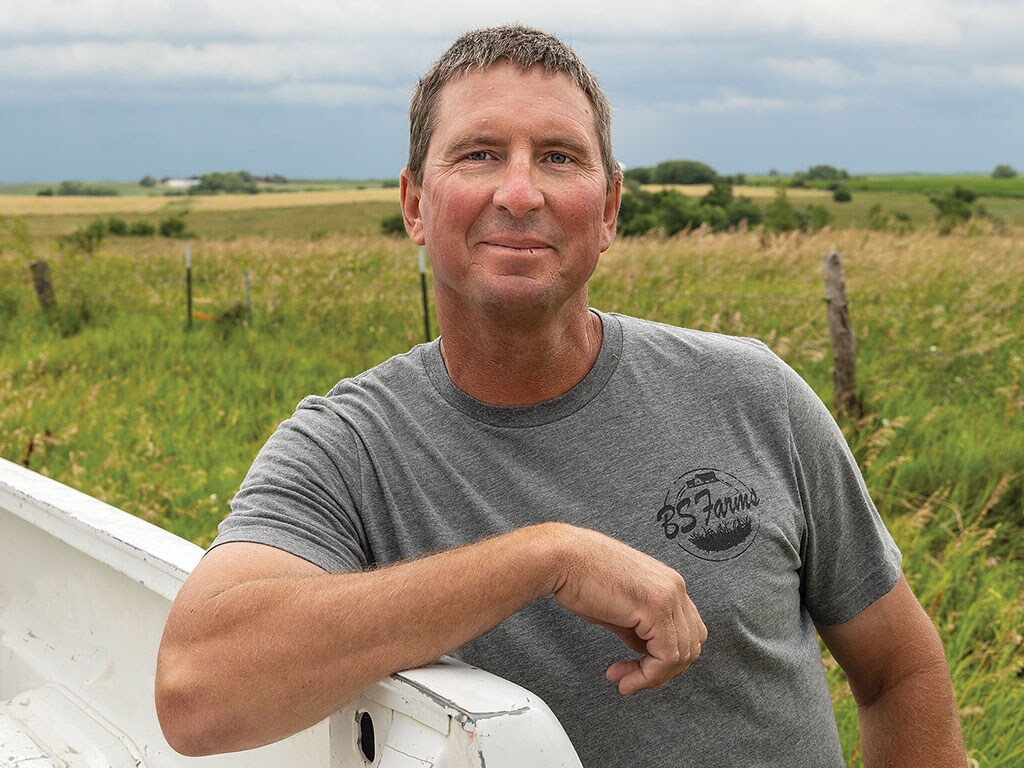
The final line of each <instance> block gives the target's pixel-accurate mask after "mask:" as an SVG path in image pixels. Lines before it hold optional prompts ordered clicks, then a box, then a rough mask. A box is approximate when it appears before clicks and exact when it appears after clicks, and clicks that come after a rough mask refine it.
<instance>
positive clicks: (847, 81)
mask: <svg viewBox="0 0 1024 768" xmlns="http://www.w3.org/2000/svg"><path fill="white" fill-rule="evenodd" d="M760 64H761V65H762V66H763V67H764V68H765V69H766V70H768V72H770V73H772V74H773V75H777V76H779V77H783V78H786V79H788V80H795V81H798V82H804V83H812V84H815V85H822V86H830V87H844V86H849V85H854V84H857V83H859V82H860V81H861V80H862V79H863V76H862V75H861V74H859V73H858V72H856V71H855V70H853V69H852V68H850V67H849V66H847V65H846V64H843V63H842V62H839V61H836V60H835V59H831V58H826V57H823V56H818V57H815V58H809V59H783V58H772V57H769V58H765V59H762V60H761V62H760Z"/></svg>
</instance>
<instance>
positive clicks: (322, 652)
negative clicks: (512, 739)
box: [156, 523, 707, 755]
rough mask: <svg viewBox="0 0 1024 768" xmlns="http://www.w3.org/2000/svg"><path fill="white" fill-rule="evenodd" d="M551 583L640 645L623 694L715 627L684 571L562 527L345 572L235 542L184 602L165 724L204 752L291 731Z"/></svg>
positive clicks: (195, 581) (622, 679)
mask: <svg viewBox="0 0 1024 768" xmlns="http://www.w3.org/2000/svg"><path fill="white" fill-rule="evenodd" d="M548 594H553V595H555V597H556V599H557V600H558V601H559V603H561V604H562V605H563V606H564V607H565V608H567V609H568V610H571V611H573V612H574V613H576V614H578V615H580V616H582V617H583V618H585V619H587V620H588V621H591V622H594V623H597V624H601V625H603V626H605V627H607V628H608V629H609V630H611V631H613V632H615V634H616V635H618V636H619V637H620V638H621V639H622V640H623V642H624V643H625V644H626V645H628V646H629V647H630V648H632V649H633V650H635V651H637V652H638V653H640V654H641V657H640V658H638V659H628V660H623V661H618V662H616V663H614V664H613V665H612V666H611V667H609V669H608V679H609V680H612V681H613V682H616V683H618V686H619V690H620V691H621V692H622V693H624V694H630V693H634V692H636V691H639V690H642V689H644V688H651V687H658V686H661V685H663V684H665V683H666V682H668V681H669V680H671V679H672V678H674V677H675V676H677V675H679V674H681V673H682V672H683V671H685V669H686V668H687V667H688V666H689V665H690V664H691V663H692V662H693V661H694V660H695V659H696V658H697V657H698V656H699V655H700V646H701V644H702V643H703V642H704V640H705V639H706V637H707V631H706V629H705V627H704V624H703V623H702V622H701V620H700V617H699V615H698V613H697V610H696V608H695V607H694V605H693V603H692V601H691V600H690V598H689V596H688V595H687V594H686V586H685V584H684V582H683V579H682V577H681V576H680V575H679V574H678V573H677V572H676V571H674V570H672V569H671V568H669V567H668V566H666V565H664V564H663V563H661V562H659V561H657V560H655V559H654V558H651V557H649V556H647V555H645V554H643V553H641V552H638V551H637V550H634V549H632V548H630V547H628V546H626V545H625V544H622V543H621V542H618V541H616V540H614V539H611V538H609V537H607V536H604V535H602V534H599V533H596V532H594V531H590V530H586V529H581V528H575V527H572V526H568V525H563V524H559V523H545V524H542V525H537V526H531V527H528V528H522V529H519V530H516V531H513V532H511V533H508V534H505V535H503V536H498V537H494V538H491V539H485V540H483V541H480V542H477V543H475V544H471V545H468V546H465V547H460V548H458V549H453V550H450V551H447V552H442V553H439V554H436V555H432V556H429V557H424V558H421V559H417V560H411V561H407V562H403V563H400V564H397V565H393V566H388V567H385V568H380V569H376V570H368V571H359V572H354V573H342V574H328V573H325V572H324V571H322V570H321V569H320V568H318V567H317V566H315V565H312V564H310V563H308V562H306V561H305V560H302V559H301V558H298V557H295V556H294V555H290V554H288V553H286V552H283V551H281V550H277V549H274V548H272V547H266V546H263V545H260V544H244V543H230V544H222V545H221V546H219V547H216V548H215V549H213V550H212V551H211V552H209V553H208V554H207V555H206V556H205V557H204V558H203V560H202V561H201V562H200V563H199V565H198V566H197V567H196V569H195V571H194V572H193V573H192V575H191V576H190V577H189V579H188V580H187V581H186V583H185V584H184V586H183V587H182V589H181V591H180V593H179V595H178V597H177V598H176V600H175V602H174V605H173V606H172V607H171V612H170V615H169V616H168V620H167V626H166V628H165V630H164V637H163V640H162V642H161V645H160V653H159V658H158V663H157V678H156V696H157V712H158V715H159V717H160V723H161V726H162V727H163V729H164V733H165V735H166V737H167V739H168V742H169V743H170V744H171V746H172V747H174V748H175V749H176V750H178V751H180V752H182V753H184V754H190V755H201V754H212V753H217V752H231V751H237V750H241V749H249V748H252V747H257V746H261V745H263V744H267V743H270V742H273V741H277V740H279V739H282V738H285V737H286V736H289V735H291V734H293V733H297V732H298V731H300V730H303V729H304V728H307V727H309V726H311V725H313V724H315V723H317V722H319V721H320V720H322V719H323V718H325V717H327V716H328V715H330V714H331V713H332V712H334V711H336V710H337V709H339V708H340V707H342V706H343V705H344V704H345V703H347V702H348V701H350V700H351V699H353V698H354V697H355V696H357V695H358V694H359V693H360V692H361V691H363V690H364V689H365V688H366V687H367V686H369V685H371V684H372V683H374V682H376V681H377V680H379V679H381V678H383V677H385V676H387V675H389V674H392V673H394V672H397V671H400V670H403V669H410V668H413V667H418V666H422V665H424V664H429V663H430V662H432V661H434V660H436V659H437V658H438V657H440V656H441V655H443V654H445V653H448V652H450V651H452V650H454V649H456V648H458V647H459V646H461V645H462V644H464V643H465V642H467V641H469V640H470V639H472V638H474V637H476V636H478V635H480V634H482V633H483V632H486V631H487V630H488V629H490V628H491V627H493V626H495V625H496V624H497V623H499V622H500V621H501V620H503V619H505V618H506V617H508V616H510V615H511V614H513V613H515V612H516V611H518V610H519V609H520V608H522V607H523V606H524V605H526V604H527V603H529V602H530V601H532V600H534V599H536V598H538V597H542V596H544V595H548Z"/></svg>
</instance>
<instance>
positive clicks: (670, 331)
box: [610, 313, 778, 362]
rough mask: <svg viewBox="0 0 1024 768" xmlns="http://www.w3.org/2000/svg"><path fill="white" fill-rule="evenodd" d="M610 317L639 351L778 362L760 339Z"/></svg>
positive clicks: (614, 314) (628, 317) (616, 315)
mask: <svg viewBox="0 0 1024 768" xmlns="http://www.w3.org/2000/svg"><path fill="white" fill-rule="evenodd" d="M610 314H611V315H612V316H613V317H616V318H617V319H618V320H619V321H620V323H621V324H622V328H623V336H624V338H625V339H626V340H627V343H631V344H633V345H634V346H639V347H641V348H643V347H652V348H662V349H664V348H669V349H674V350H678V351H679V352H681V353H688V354H691V355H694V356H697V357H700V358H704V359H707V360H712V359H720V360H728V359H736V360H737V361H752V360H758V361H762V362H763V361H767V360H778V358H777V356H776V355H775V353H774V352H772V350H771V349H770V348H769V347H768V345H767V344H765V343H764V342H763V341H761V340H760V339H755V338H751V337H747V336H730V335H728V334H724V333H714V332H711V331H700V330H696V329H694V328H685V327H682V326H676V325H671V324H669V323H664V322H659V321H656V320H647V319H644V318H639V317H631V316H629V315H622V314H618V313H610Z"/></svg>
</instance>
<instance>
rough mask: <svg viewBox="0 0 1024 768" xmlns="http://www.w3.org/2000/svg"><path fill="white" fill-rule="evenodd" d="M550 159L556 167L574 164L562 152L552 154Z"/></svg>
mask: <svg viewBox="0 0 1024 768" xmlns="http://www.w3.org/2000/svg"><path fill="white" fill-rule="evenodd" d="M548 159H549V160H551V162H552V163H554V164H555V165H566V164H567V163H571V162H572V158H571V157H569V156H568V155H566V154H563V153H562V152H552V153H551V155H550V157H549V158H548Z"/></svg>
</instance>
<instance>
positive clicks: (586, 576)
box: [553, 528, 708, 696]
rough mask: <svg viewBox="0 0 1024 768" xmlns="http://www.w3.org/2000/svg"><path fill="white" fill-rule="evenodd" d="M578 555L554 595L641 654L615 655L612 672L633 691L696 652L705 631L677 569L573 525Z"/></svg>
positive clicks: (680, 668)
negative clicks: (617, 658)
mask: <svg viewBox="0 0 1024 768" xmlns="http://www.w3.org/2000/svg"><path fill="white" fill-rule="evenodd" d="M571 536H572V539H573V544H572V546H573V551H574V553H575V557H572V558H570V559H568V560H567V561H566V562H567V566H566V567H565V569H564V572H563V573H561V574H560V578H559V581H558V583H557V584H556V586H555V588H554V589H553V592H554V595H555V599H557V600H558V602H559V603H560V604H561V605H562V606H564V607H565V608H567V609H569V610H570V611H572V612H573V613H575V614H577V615H579V616H581V617H583V618H584V619H586V620H587V621H589V622H592V623H594V624H599V625H601V626H603V627H606V628H608V629H609V630H610V631H612V632H614V633H615V634H616V635H617V636H618V637H619V638H620V639H621V640H622V642H624V643H625V644H626V645H627V646H629V647H630V648H632V649H633V650H634V651H636V652H637V653H640V654H642V656H641V658H639V659H629V660H622V661H616V662H615V663H614V664H612V665H611V666H610V667H609V668H608V672H607V677H608V679H609V680H611V681H612V682H615V683H618V684H619V692H620V693H622V694H623V695H626V696H628V695H630V694H632V693H636V692H637V691H641V690H644V689H645V688H660V687H661V686H663V685H665V684H666V683H668V682H669V681H671V680H672V679H673V678H675V677H676V676H678V675H681V674H682V673H683V672H685V671H686V670H687V668H688V667H689V666H690V665H691V664H693V662H695V661H696V660H697V659H698V658H699V657H700V652H701V647H702V646H703V644H704V642H705V641H706V640H707V637H708V631H707V627H705V626H704V622H703V621H701V618H700V615H699V614H698V612H697V608H696V606H695V605H694V604H693V601H692V600H691V599H690V596H689V595H688V594H687V593H686V584H685V582H684V581H683V577H682V576H680V575H679V573H678V572H676V571H674V570H672V569H671V568H669V567H668V566H667V565H665V564H664V563H662V562H659V561H658V560H655V559H654V558H652V557H649V556H648V555H646V554H644V553H643V552H639V551H637V550H635V549H633V548H632V547H629V546H627V545H625V544H623V543H621V542H619V541H616V540H615V539H612V538H609V537H607V536H603V535H601V534H599V533H596V532H594V531H590V530H586V529H580V528H573V529H571Z"/></svg>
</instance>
